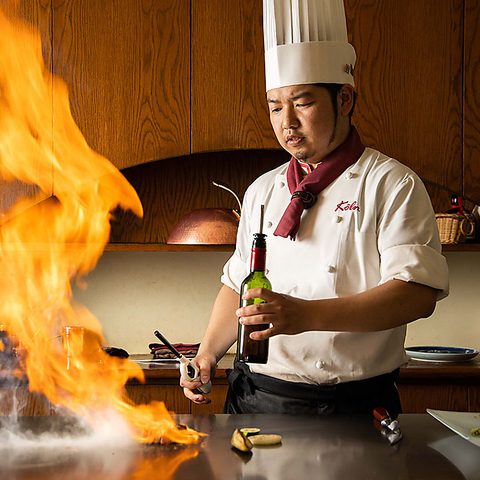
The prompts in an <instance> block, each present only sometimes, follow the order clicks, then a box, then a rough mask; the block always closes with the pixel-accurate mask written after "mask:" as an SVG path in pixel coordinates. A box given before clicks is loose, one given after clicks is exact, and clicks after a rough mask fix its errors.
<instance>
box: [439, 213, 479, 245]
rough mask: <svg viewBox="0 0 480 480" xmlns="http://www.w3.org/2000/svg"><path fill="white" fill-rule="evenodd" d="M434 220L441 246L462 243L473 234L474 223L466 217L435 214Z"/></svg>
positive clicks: (451, 214)
mask: <svg viewBox="0 0 480 480" xmlns="http://www.w3.org/2000/svg"><path fill="white" fill-rule="evenodd" d="M435 218H436V219H437V225H438V231H439V233H440V241H441V242H442V244H451V243H463V242H465V240H466V239H467V237H468V236H469V235H471V234H472V233H473V230H474V221H473V219H472V218H470V216H468V215H458V214H456V213H437V214H435Z"/></svg>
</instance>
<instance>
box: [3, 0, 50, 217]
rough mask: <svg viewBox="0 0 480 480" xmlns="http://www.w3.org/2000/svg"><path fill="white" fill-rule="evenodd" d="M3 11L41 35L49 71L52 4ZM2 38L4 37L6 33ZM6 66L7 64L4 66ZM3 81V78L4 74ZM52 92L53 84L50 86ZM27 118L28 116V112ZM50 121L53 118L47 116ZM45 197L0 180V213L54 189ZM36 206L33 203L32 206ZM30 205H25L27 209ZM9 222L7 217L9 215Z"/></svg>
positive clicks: (25, 0) (23, 2)
mask: <svg viewBox="0 0 480 480" xmlns="http://www.w3.org/2000/svg"><path fill="white" fill-rule="evenodd" d="M0 8H1V9H2V11H3V12H4V13H5V14H6V16H7V18H9V19H10V21H12V22H16V21H18V20H20V21H21V22H26V24H28V25H30V26H31V27H30V28H29V30H31V31H32V33H36V32H38V33H39V34H40V38H41V46H42V54H43V58H44V62H45V65H46V66H47V68H48V67H49V66H50V62H51V44H50V20H51V7H50V1H49V0H19V1H17V2H1V4H0ZM2 35H5V33H4V32H3V33H2ZM4 65H5V64H4ZM5 75H6V76H8V75H10V77H11V72H8V71H6V72H5ZM2 77H3V74H2ZM3 89H4V87H2V85H0V90H1V91H3ZM50 89H51V82H50ZM25 114H26V115H28V112H25ZM46 116H50V117H51V112H50V115H48V114H47V115H46ZM32 168H33V169H34V168H36V163H35V159H32ZM44 188H45V192H44V194H43V195H42V194H39V191H38V188H36V187H35V186H33V185H30V184H27V183H23V182H21V181H19V180H14V181H12V182H6V181H5V180H4V179H0V213H4V212H8V210H9V209H10V208H11V207H12V206H13V205H14V204H15V203H16V202H17V201H18V200H19V199H21V198H23V199H25V198H31V197H33V196H34V195H36V194H39V195H40V196H39V197H38V199H40V198H46V197H48V196H49V195H50V194H51V192H52V185H51V184H50V185H48V184H46V185H45V187H44ZM32 204H33V202H32ZM26 207H27V205H25V208H26ZM7 218H8V213H7ZM4 220H5V219H4V218H2V221H1V222H0V223H3V221H4Z"/></svg>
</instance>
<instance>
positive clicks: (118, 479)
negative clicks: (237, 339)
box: [0, 414, 480, 480]
mask: <svg viewBox="0 0 480 480" xmlns="http://www.w3.org/2000/svg"><path fill="white" fill-rule="evenodd" d="M399 420H400V426H401V429H402V432H403V439H402V440H401V441H400V442H398V443H396V444H395V445H393V446H391V445H390V444H389V443H388V441H387V440H386V439H385V438H384V437H382V435H381V434H380V432H379V431H378V430H377V428H376V427H375V425H374V421H373V418H371V417H369V416H327V417H312V416H305V417H304V416H290V415H180V416H179V417H178V421H179V422H180V423H185V424H187V425H189V426H191V427H193V428H195V429H196V430H198V431H201V432H205V433H207V434H208V436H207V437H205V438H204V439H202V440H201V442H200V443H199V444H198V445H192V446H181V445H170V446H162V445H155V446H141V445H134V446H133V447H132V446H130V447H128V448H121V447H118V446H117V447H114V446H113V442H112V445H109V442H108V441H107V442H103V443H102V445H101V447H96V446H95V445H93V444H90V446H89V447H88V442H87V445H86V446H85V447H81V446H76V447H75V448H73V449H72V448H71V447H68V446H64V445H62V444H61V443H60V444H57V445H56V446H55V447H52V448H51V449H50V450H45V447H44V450H43V453H42V451H41V450H37V451H34V450H32V452H31V453H30V454H29V453H28V449H23V450H21V454H20V453H19V452H18V451H17V453H15V450H10V451H8V449H7V450H6V447H5V443H3V446H2V448H0V450H2V449H3V450H4V451H3V452H1V451H0V454H1V458H2V462H1V466H0V478H2V479H3V480H26V479H29V480H30V479H35V480H40V479H42V480H43V479H48V480H57V479H58V480H59V479H60V478H61V479H62V480H63V479H65V478H68V479H74V480H83V479H88V480H100V479H101V480H107V479H115V480H126V479H132V480H133V479H135V480H143V479H145V480H147V479H148V480H152V479H156V478H158V479H162V480H169V479H172V480H173V479H181V480H185V479H186V480H188V479H195V480H196V479H199V480H210V479H212V480H213V479H215V480H230V479H231V480H234V479H235V480H238V479H245V480H247V479H248V480H297V479H298V480H300V479H302V480H303V479H305V480H307V479H308V480H310V479H326V480H327V479H328V480H336V479H341V480H356V479H358V480H367V479H386V480H395V479H398V480H399V479H402V480H405V479H421V480H429V479H435V480H442V479H445V480H456V479H468V480H474V479H480V449H479V448H478V447H477V446H475V445H473V444H471V443H469V442H468V441H466V440H464V439H462V438H461V437H459V436H458V435H456V434H455V433H453V432H451V431H450V430H449V429H448V428H446V427H444V426H443V425H442V424H440V423H438V422H437V421H436V420H435V419H433V418H431V417H430V416H429V415H423V414H420V415H400V417H399ZM22 422H23V423H22V425H23V428H25V429H27V428H34V429H37V430H38V431H43V430H46V429H48V428H50V427H52V426H53V427H54V428H57V429H58V428H60V429H65V428H64V427H62V419H61V418H58V417H57V418H55V417H29V418H24V419H22ZM236 427H259V428H261V430H262V432H264V433H278V434H280V435H282V436H283V442H282V444H281V445H277V446H272V447H254V449H253V450H252V453H251V454H240V453H237V452H236V451H234V450H233V449H232V448H231V446H230V437H231V435H232V432H233V431H234V429H235V428H236ZM0 437H1V431H0ZM112 440H113V438H112Z"/></svg>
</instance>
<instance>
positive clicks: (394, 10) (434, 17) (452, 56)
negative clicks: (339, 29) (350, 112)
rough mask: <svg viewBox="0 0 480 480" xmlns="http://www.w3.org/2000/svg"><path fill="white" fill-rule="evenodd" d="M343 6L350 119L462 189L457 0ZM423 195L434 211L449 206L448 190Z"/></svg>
mask: <svg viewBox="0 0 480 480" xmlns="http://www.w3.org/2000/svg"><path fill="white" fill-rule="evenodd" d="M345 6H346V13H347V20H348V31H349V35H350V38H351V42H352V43H353V45H354V46H355V48H356V51H357V57H358V59H357V65H356V68H355V70H356V72H355V81H356V90H357V92H358V101H357V105H356V107H355V108H356V110H355V115H354V123H355V124H356V125H357V127H358V129H359V131H360V133H361V136H362V138H363V139H364V142H365V143H366V145H368V146H373V147H375V148H377V149H378V150H380V151H382V152H384V153H386V154H387V155H390V156H392V157H394V158H397V159H398V160H400V161H401V162H402V163H405V164H406V165H408V166H410V167H411V168H412V169H413V170H414V171H416V172H417V173H418V174H419V175H420V176H421V177H422V178H424V179H427V180H430V181H432V182H435V183H437V184H439V185H442V186H445V187H449V188H450V189H452V190H455V191H457V192H462V191H463V185H462V177H463V173H462V169H463V167H462V164H463V158H462V124H463V117H462V115H463V108H462V72H463V34H464V32H463V1H462V0H441V1H438V0H422V1H420V2H419V1H417V0H380V1H375V2H371V1H368V0H360V1H359V0H346V1H345ZM477 138H480V137H477ZM477 178H479V177H478V175H477ZM429 193H430V195H431V196H432V201H433V203H434V206H435V207H436V211H446V210H445V208H447V207H448V208H449V195H446V194H445V193H443V192H442V191H441V190H438V189H434V188H429ZM479 202H480V196H479Z"/></svg>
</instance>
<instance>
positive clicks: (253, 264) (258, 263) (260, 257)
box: [250, 248, 267, 272]
mask: <svg viewBox="0 0 480 480" xmlns="http://www.w3.org/2000/svg"><path fill="white" fill-rule="evenodd" d="M266 253H267V251H266V250H265V249H264V248H252V258H251V260H250V271H252V272H253V271H255V270H265V258H266Z"/></svg>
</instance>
